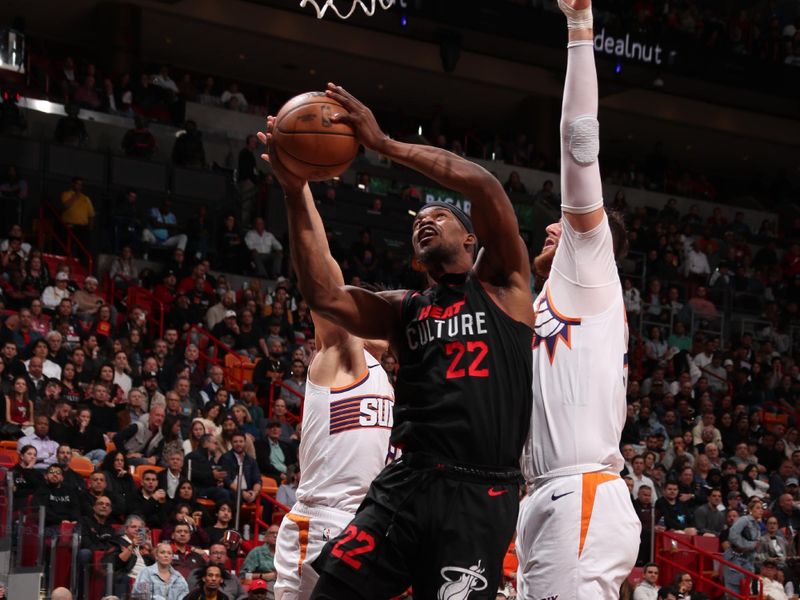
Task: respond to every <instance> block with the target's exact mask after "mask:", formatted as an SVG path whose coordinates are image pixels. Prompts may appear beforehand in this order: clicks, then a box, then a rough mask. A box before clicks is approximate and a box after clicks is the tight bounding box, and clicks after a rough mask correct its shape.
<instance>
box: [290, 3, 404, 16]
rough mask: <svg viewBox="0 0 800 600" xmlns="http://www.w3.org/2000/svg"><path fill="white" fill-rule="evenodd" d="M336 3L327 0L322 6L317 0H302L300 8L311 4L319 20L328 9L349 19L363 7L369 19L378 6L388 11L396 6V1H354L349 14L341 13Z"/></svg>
mask: <svg viewBox="0 0 800 600" xmlns="http://www.w3.org/2000/svg"><path fill="white" fill-rule="evenodd" d="M334 2H335V0H325V2H324V3H323V5H322V6H320V5H319V4H318V3H317V0H300V8H305V7H306V6H307V5H309V4H310V5H311V6H313V7H314V10H315V11H316V13H317V18H318V19H321V18H323V17H324V16H325V13H326V12H327V11H328V9H331V10H332V11H333V12H334V14H336V16H337V17H339V18H340V19H349V18H350V17H351V16H353V14H354V13H355V12H356V10H357V9H358V8H359V7H361V9H362V10H363V11H364V13H365V14H366V15H367V16H368V17H371V16H372V15H374V14H375V9H376V7H377V6H380V7H381V8H382V9H383V10H387V9H389V8H391V7H392V6H394V5H395V3H396V0H352V2H353V5H352V6H351V7H350V10H349V11H348V12H347V13H342V12H340V11H339V8H338V7H337V6H336V4H334Z"/></svg>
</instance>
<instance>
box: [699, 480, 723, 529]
mask: <svg viewBox="0 0 800 600" xmlns="http://www.w3.org/2000/svg"><path fill="white" fill-rule="evenodd" d="M694 524H695V527H697V533H699V534H701V535H709V536H715V535H717V536H718V535H719V534H720V533H722V530H723V529H724V528H725V506H724V505H723V504H722V492H721V491H720V490H719V489H717V488H713V489H712V490H711V491H709V492H708V502H706V503H705V504H703V505H701V506H698V507H697V508H696V509H695V511H694Z"/></svg>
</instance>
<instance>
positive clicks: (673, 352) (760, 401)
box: [613, 194, 800, 599]
mask: <svg viewBox="0 0 800 600" xmlns="http://www.w3.org/2000/svg"><path fill="white" fill-rule="evenodd" d="M613 205H614V206H615V208H617V209H618V210H620V211H622V212H623V213H624V214H625V215H626V221H627V224H628V230H629V235H630V242H631V248H632V250H633V251H634V252H636V253H638V256H639V257H640V260H639V261H638V262H637V263H636V264H637V270H635V272H636V273H637V275H641V274H642V273H643V274H644V276H643V278H641V277H635V276H633V275H628V276H625V277H624V279H623V295H624V299H625V305H626V310H627V312H628V321H629V324H630V328H631V339H632V342H631V348H630V355H629V356H630V357H631V360H630V363H629V365H630V373H629V381H628V398H627V400H628V416H627V420H626V423H625V427H624V430H623V433H622V452H623V456H624V458H625V469H624V471H623V476H624V477H625V479H626V481H627V482H628V484H629V486H630V489H631V496H632V500H633V504H634V507H635V509H636V511H637V513H638V514H639V516H640V518H641V521H642V543H641V547H640V554H639V564H640V565H645V564H646V563H649V561H650V560H651V543H652V541H653V533H654V532H653V529H654V528H655V530H656V531H659V530H667V531H672V532H681V533H685V534H687V535H700V536H714V537H718V538H719V543H720V548H721V551H724V553H725V558H726V559H727V560H729V561H731V562H733V563H734V564H737V565H739V566H742V567H744V568H746V569H748V570H750V571H753V570H758V571H759V572H760V573H761V574H762V576H764V577H767V578H771V579H772V580H774V581H779V582H780V585H779V586H778V587H780V588H781V589H783V585H784V584H785V585H786V594H788V596H791V594H792V593H794V592H793V590H795V589H797V585H798V582H799V579H798V578H799V577H800V571H797V570H796V566H797V564H798V563H797V560H796V558H797V556H798V541H799V540H798V537H799V536H797V528H798V525H800V522H798V519H800V486H799V485H798V479H799V478H800V446H798V429H797V426H798V422H797V416H798V412H797V411H798V399H800V365H798V362H797V355H796V351H795V348H796V346H795V345H794V344H793V337H792V326H793V325H796V324H797V302H798V301H799V300H800V296H798V290H800V271H798V268H800V246H799V245H798V244H797V240H798V235H797V234H798V232H797V231H796V230H795V229H794V228H795V227H796V226H797V224H796V223H788V224H785V225H784V227H782V228H776V227H775V224H772V223H769V222H764V223H763V224H762V226H761V228H760V230H759V231H752V230H751V228H750V227H749V226H748V225H747V224H746V223H745V222H744V216H743V215H742V214H741V213H733V214H732V215H731V214H728V213H727V212H726V211H725V209H723V208H721V207H719V208H716V209H714V210H713V211H712V212H711V213H710V214H701V212H700V210H699V208H698V207H697V206H693V207H691V209H690V210H689V212H688V213H685V214H680V213H679V211H678V210H677V209H676V207H675V203H674V201H672V200H670V201H668V202H667V203H666V205H665V206H664V207H663V208H662V209H661V210H652V211H646V210H643V209H638V210H632V209H631V208H630V207H628V206H627V202H626V201H625V197H624V194H618V195H617V197H616V198H615V199H614V200H613ZM642 266H644V270H642ZM743 318H744V319H747V318H751V319H753V326H752V327H741V324H742V323H741V321H740V319H743ZM639 331H641V334H640V333H638V332H639ZM648 571H655V573H656V579H652V578H650V579H648ZM681 575H682V576H687V577H688V578H689V580H691V576H689V575H688V574H681ZM740 579H741V577H740V576H739V574H738V573H737V572H736V571H734V570H733V569H728V568H725V569H723V580H724V582H725V585H726V586H728V588H729V589H731V590H737V591H738V590H739V585H740ZM656 580H657V567H656V566H655V565H651V564H646V566H645V581H644V582H643V583H642V584H641V586H640V587H641V588H642V591H641V592H640V593H639V594H636V595H634V598H637V599H641V598H656V597H657V596H656V593H657V592H656V589H655V588H657V585H655V582H656ZM648 581H650V583H648ZM676 583H679V582H676ZM664 590H665V591H664V594H666V593H667V592H668V591H669V590H670V586H665V588H664ZM681 593H682V592H680V591H679V590H678V591H674V596H675V597H676V598H681V597H684V596H681V595H680V594H681ZM659 597H661V596H659ZM664 597H666V596H664ZM687 597H688V596H687ZM691 597H692V598H693V599H694V598H696V597H697V594H695V593H692V594H691ZM773 597H774V598H781V597H787V596H780V595H775V596H773Z"/></svg>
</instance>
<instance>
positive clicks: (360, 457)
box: [297, 351, 394, 513]
mask: <svg viewBox="0 0 800 600" xmlns="http://www.w3.org/2000/svg"><path fill="white" fill-rule="evenodd" d="M364 357H365V358H366V360H367V372H366V373H365V374H364V375H363V376H362V377H361V378H359V380H358V381H356V382H354V383H352V384H351V385H348V386H346V387H343V388H327V387H321V386H319V385H316V384H314V382H313V381H311V379H308V380H307V382H306V397H305V405H304V408H303V435H302V440H301V442H300V485H299V486H298V488H297V499H298V500H299V501H300V502H303V503H304V504H308V505H320V506H328V507H331V508H336V509H339V510H344V511H348V512H351V513H355V511H356V509H357V508H358V506H359V505H360V504H361V501H362V500H363V499H364V495H365V494H366V493H367V489H368V488H369V484H370V483H372V480H373V479H375V477H376V476H377V475H378V473H380V471H381V469H383V467H384V466H385V465H386V463H387V461H388V460H390V459H391V458H392V457H393V456H392V455H391V448H390V444H389V436H390V434H391V432H392V424H393V422H394V420H393V416H392V415H393V408H394V389H393V388H392V385H391V384H390V383H389V379H388V378H387V377H386V372H385V371H384V370H383V367H381V364H380V363H379V362H378V361H376V360H375V358H373V356H372V355H371V354H369V353H368V352H366V351H364Z"/></svg>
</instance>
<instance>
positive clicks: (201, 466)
mask: <svg viewBox="0 0 800 600" xmlns="http://www.w3.org/2000/svg"><path fill="white" fill-rule="evenodd" d="M190 463H191V466H192V476H191V477H189V476H188V473H189V464H190ZM216 464H217V463H216V461H215V460H214V459H213V458H211V457H209V455H208V452H207V451H206V450H204V449H199V448H198V449H197V450H195V451H194V452H190V453H189V454H187V455H186V460H185V461H184V462H183V476H184V477H186V478H187V479H189V480H190V481H191V482H192V485H194V487H196V488H197V489H198V490H202V489H205V488H210V487H215V486H216V485H217V480H216V479H214V475H213V469H212V467H214V466H216Z"/></svg>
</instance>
